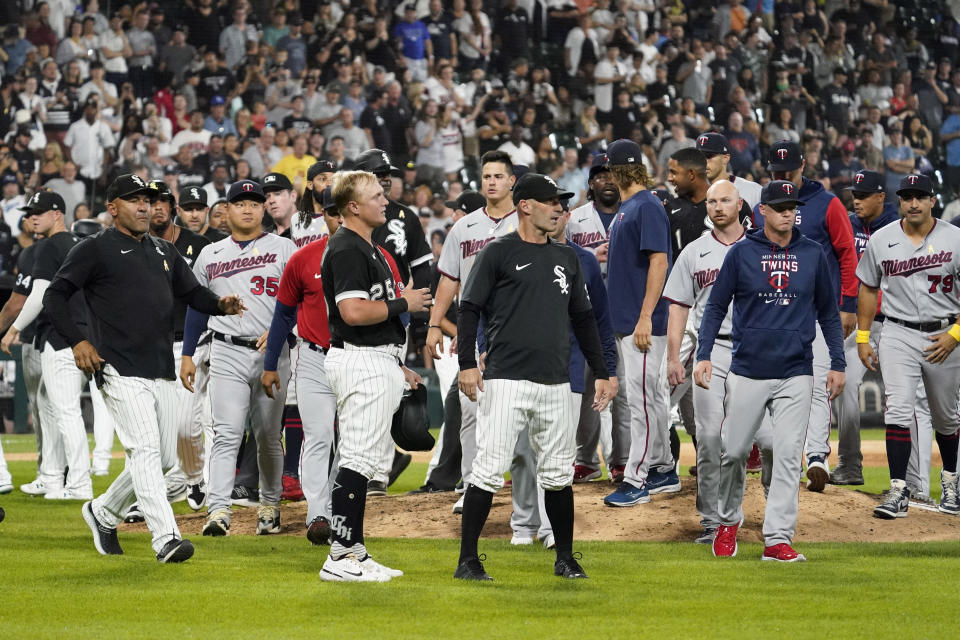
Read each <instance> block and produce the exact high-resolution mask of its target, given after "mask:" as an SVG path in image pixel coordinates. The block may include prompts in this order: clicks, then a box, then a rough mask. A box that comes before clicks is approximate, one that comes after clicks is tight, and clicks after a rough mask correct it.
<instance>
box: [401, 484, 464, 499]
mask: <svg viewBox="0 0 960 640" xmlns="http://www.w3.org/2000/svg"><path fill="white" fill-rule="evenodd" d="M451 491H453V488H450V489H444V488H443V487H435V486H434V485H432V484H429V483H428V484H425V485H423V486H422V487H418V488H416V489H413V490H411V491H407V495H408V496H413V495H417V494H420V493H449V492H451Z"/></svg>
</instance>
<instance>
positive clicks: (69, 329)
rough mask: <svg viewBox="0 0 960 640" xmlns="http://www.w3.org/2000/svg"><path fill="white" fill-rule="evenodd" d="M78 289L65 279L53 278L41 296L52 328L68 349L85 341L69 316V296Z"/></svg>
mask: <svg viewBox="0 0 960 640" xmlns="http://www.w3.org/2000/svg"><path fill="white" fill-rule="evenodd" d="M77 289H78V287H77V286H76V285H74V284H73V282H71V281H70V280H68V279H67V278H54V280H53V282H51V283H50V286H49V287H47V291H46V293H44V295H43V306H44V308H46V310H47V317H48V318H49V319H50V323H51V324H52V325H53V328H54V329H56V330H57V333H59V334H60V335H61V336H63V337H64V339H65V340H66V341H67V344H69V345H70V347H71V348H72V347H75V346H76V345H77V344H79V343H81V342H83V341H84V340H86V338H85V337H84V336H83V334H82V333H80V330H79V329H78V328H77V325H76V323H75V322H74V321H73V318H72V317H71V315H70V296H72V295H73V294H74V293H76V291H77Z"/></svg>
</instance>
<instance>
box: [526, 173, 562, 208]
mask: <svg viewBox="0 0 960 640" xmlns="http://www.w3.org/2000/svg"><path fill="white" fill-rule="evenodd" d="M573 196H574V194H573V192H572V191H564V190H563V189H561V188H560V187H559V186H557V183H556V181H555V180H554V179H553V178H551V177H550V176H545V175H543V174H541V173H527V174H525V175H524V176H523V177H522V178H520V179H519V180H518V181H517V184H516V185H514V187H513V204H517V203H518V202H520V201H521V200H538V201H540V202H544V201H546V200H550V199H552V198H560V199H561V200H563V199H564V198H572V197H573Z"/></svg>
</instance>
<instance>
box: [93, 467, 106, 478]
mask: <svg viewBox="0 0 960 640" xmlns="http://www.w3.org/2000/svg"><path fill="white" fill-rule="evenodd" d="M90 475H92V476H108V475H110V467H93V468H92V469H90Z"/></svg>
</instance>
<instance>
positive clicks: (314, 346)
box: [303, 340, 330, 353]
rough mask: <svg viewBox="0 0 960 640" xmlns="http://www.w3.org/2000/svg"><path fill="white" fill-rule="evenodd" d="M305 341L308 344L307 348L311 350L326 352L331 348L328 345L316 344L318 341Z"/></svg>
mask: <svg viewBox="0 0 960 640" xmlns="http://www.w3.org/2000/svg"><path fill="white" fill-rule="evenodd" d="M303 342H304V344H306V345H307V348H309V349H310V350H311V351H317V352H319V353H326V352H327V351H329V350H330V349H329V348H327V347H321V346H320V345H318V344H316V343H314V342H310V341H309V340H304V341H303Z"/></svg>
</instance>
